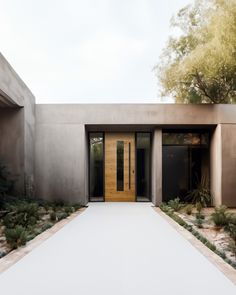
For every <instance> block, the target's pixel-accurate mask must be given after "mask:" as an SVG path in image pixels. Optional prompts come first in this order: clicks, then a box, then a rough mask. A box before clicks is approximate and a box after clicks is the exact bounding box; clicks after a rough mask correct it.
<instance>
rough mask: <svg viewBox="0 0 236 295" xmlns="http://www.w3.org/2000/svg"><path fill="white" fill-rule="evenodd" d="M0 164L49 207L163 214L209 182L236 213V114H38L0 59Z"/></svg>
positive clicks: (127, 109) (182, 110) (141, 107)
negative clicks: (157, 209) (115, 204)
mask: <svg viewBox="0 0 236 295" xmlns="http://www.w3.org/2000/svg"><path fill="white" fill-rule="evenodd" d="M0 163H2V164H4V165H6V166H7V168H8V170H9V171H10V172H11V174H12V175H13V177H15V179H17V181H16V185H15V189H16V192H17V193H19V194H26V195H28V196H36V197H38V198H45V199H48V200H52V199H58V198H59V199H64V200H68V201H71V202H81V203H82V204H86V203H87V202H88V201H130V202H131V201H132V202H135V201H136V202H142V201H152V202H153V204H154V205H159V204H160V203H161V202H162V201H163V200H164V201H166V200H169V199H171V198H175V197H176V196H179V197H180V198H185V197H186V195H187V193H188V192H189V190H191V189H193V188H195V187H196V186H197V184H198V183H199V182H200V181H201V178H203V177H204V178H205V179H209V182H210V187H211V190H212V193H213V195H214V202H215V205H219V204H225V205H227V206H229V207H231V206H236V105H206V104H205V105H181V104H73V105H72V104H55V105H49V104H45V105H44V104H35V98H34V96H33V94H32V93H31V92H30V90H29V89H28V88H27V86H26V85H25V84H24V82H23V81H22V80H21V79H20V78H19V76H18V75H17V74H16V73H15V71H14V70H13V69H12V67H11V66H10V65H9V64H8V62H7V61H6V60H5V59H4V57H3V56H2V55H0Z"/></svg>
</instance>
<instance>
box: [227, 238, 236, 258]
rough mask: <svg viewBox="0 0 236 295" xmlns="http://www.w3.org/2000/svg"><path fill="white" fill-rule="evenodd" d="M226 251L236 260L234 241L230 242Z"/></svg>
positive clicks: (235, 244)
mask: <svg viewBox="0 0 236 295" xmlns="http://www.w3.org/2000/svg"><path fill="white" fill-rule="evenodd" d="M227 249H228V250H229V251H230V252H232V253H233V254H234V257H235V259H236V243H235V241H230V242H229V244H228V247H227Z"/></svg>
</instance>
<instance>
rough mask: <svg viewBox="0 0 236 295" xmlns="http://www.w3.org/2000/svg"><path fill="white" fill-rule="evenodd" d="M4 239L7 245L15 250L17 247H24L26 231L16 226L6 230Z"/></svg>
mask: <svg viewBox="0 0 236 295" xmlns="http://www.w3.org/2000/svg"><path fill="white" fill-rule="evenodd" d="M5 237H6V240H7V243H8V244H9V245H10V246H11V247H12V248H13V249H16V248H18V247H19V246H22V245H25V243H26V241H27V231H26V230H25V228H24V227H23V226H20V225H17V226H16V227H15V228H6V229H5Z"/></svg>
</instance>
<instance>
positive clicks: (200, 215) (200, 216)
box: [196, 212, 205, 220]
mask: <svg viewBox="0 0 236 295" xmlns="http://www.w3.org/2000/svg"><path fill="white" fill-rule="evenodd" d="M196 219H202V220H204V219H205V216H204V215H203V214H202V213H199V212H197V213H196Z"/></svg>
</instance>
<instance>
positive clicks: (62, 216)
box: [57, 212, 68, 221]
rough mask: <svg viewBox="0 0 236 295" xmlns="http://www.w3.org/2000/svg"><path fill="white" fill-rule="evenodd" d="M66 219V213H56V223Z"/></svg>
mask: <svg viewBox="0 0 236 295" xmlns="http://www.w3.org/2000/svg"><path fill="white" fill-rule="evenodd" d="M66 217H68V214H67V213H66V212H58V213H57V220H58V221H60V220H62V219H65V218H66Z"/></svg>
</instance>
